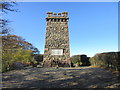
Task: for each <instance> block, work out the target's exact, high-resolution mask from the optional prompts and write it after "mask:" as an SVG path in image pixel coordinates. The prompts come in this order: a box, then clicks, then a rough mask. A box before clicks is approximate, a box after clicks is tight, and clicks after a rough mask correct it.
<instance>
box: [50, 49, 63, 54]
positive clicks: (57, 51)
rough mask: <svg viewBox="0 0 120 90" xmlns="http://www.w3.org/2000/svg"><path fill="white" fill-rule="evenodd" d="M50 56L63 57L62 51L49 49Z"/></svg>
mask: <svg viewBox="0 0 120 90" xmlns="http://www.w3.org/2000/svg"><path fill="white" fill-rule="evenodd" d="M51 55H63V49H51Z"/></svg>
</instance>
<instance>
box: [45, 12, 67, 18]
mask: <svg viewBox="0 0 120 90" xmlns="http://www.w3.org/2000/svg"><path fill="white" fill-rule="evenodd" d="M67 16H68V12H62V13H53V12H47V17H67Z"/></svg>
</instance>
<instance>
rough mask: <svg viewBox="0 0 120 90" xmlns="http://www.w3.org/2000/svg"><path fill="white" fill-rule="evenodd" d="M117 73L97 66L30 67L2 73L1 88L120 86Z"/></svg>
mask: <svg viewBox="0 0 120 90" xmlns="http://www.w3.org/2000/svg"><path fill="white" fill-rule="evenodd" d="M117 77H118V75H117V74H113V73H111V72H110V71H108V70H105V69H101V68H97V67H79V68H58V69H55V68H32V67H29V68H27V69H24V70H14V71H10V72H6V73H3V76H2V79H3V81H2V87H3V88H28V87H29V88H118V87H119V88H120V82H118V78H117Z"/></svg>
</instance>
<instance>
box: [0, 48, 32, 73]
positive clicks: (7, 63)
mask: <svg viewBox="0 0 120 90" xmlns="http://www.w3.org/2000/svg"><path fill="white" fill-rule="evenodd" d="M31 53H32V51H30V50H21V49H18V50H16V51H8V50H7V51H6V52H5V51H4V52H3V54H2V72H6V71H9V70H11V69H15V67H14V66H16V65H15V63H16V62H20V63H22V64H23V63H25V62H30V59H31ZM16 67H17V66H16ZM18 67H19V65H18Z"/></svg>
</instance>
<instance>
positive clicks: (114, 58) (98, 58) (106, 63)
mask: <svg viewBox="0 0 120 90" xmlns="http://www.w3.org/2000/svg"><path fill="white" fill-rule="evenodd" d="M119 55H120V52H107V53H100V54H96V55H95V56H93V57H92V58H90V62H91V64H92V65H93V66H100V67H105V68H111V69H114V70H117V71H120V64H119V61H118V56H119Z"/></svg>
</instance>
